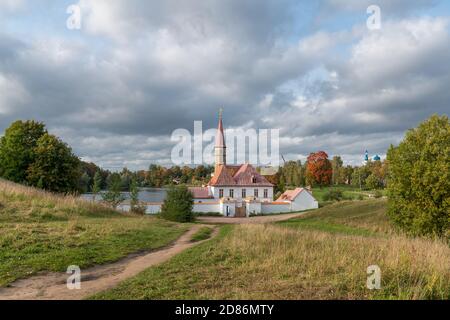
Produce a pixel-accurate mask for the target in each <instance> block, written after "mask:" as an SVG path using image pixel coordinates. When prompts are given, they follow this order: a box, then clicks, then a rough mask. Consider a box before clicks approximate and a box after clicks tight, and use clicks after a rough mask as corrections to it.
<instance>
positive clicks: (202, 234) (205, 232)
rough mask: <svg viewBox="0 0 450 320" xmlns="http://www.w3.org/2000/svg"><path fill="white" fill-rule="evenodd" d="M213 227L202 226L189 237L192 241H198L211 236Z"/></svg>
mask: <svg viewBox="0 0 450 320" xmlns="http://www.w3.org/2000/svg"><path fill="white" fill-rule="evenodd" d="M212 231H213V229H212V228H209V227H203V228H201V229H200V230H198V231H197V232H196V233H195V234H194V235H193V236H192V238H191V241H192V242H198V241H202V240H206V239H209V238H210V237H211V234H212Z"/></svg>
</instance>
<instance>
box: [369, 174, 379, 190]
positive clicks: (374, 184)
mask: <svg viewBox="0 0 450 320" xmlns="http://www.w3.org/2000/svg"><path fill="white" fill-rule="evenodd" d="M365 182H366V187H367V188H368V189H369V190H377V189H381V188H382V187H383V182H382V181H381V180H380V178H378V177H377V175H376V174H374V173H372V174H371V175H370V176H368V177H367V179H366V181H365Z"/></svg>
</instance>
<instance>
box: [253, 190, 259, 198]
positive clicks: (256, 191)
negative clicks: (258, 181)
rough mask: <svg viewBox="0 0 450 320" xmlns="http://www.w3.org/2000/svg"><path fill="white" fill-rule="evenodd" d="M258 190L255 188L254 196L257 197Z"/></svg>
mask: <svg viewBox="0 0 450 320" xmlns="http://www.w3.org/2000/svg"><path fill="white" fill-rule="evenodd" d="M258 191H259V190H258V189H255V193H254V195H255V197H259V192H258Z"/></svg>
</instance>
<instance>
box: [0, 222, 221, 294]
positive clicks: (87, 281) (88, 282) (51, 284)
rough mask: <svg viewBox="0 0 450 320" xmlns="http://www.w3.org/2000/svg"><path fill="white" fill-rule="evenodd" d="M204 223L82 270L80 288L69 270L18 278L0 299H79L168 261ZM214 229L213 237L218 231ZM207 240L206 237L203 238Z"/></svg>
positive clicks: (185, 245) (187, 242)
mask: <svg viewBox="0 0 450 320" xmlns="http://www.w3.org/2000/svg"><path fill="white" fill-rule="evenodd" d="M201 227H203V226H202V225H194V226H193V227H192V228H191V229H190V230H189V231H188V232H186V233H185V234H183V235H182V236H181V237H180V238H178V240H176V241H175V242H174V243H173V244H172V245H171V246H169V247H166V248H163V249H160V250H157V251H153V252H150V253H148V254H145V255H140V256H137V255H134V256H129V257H128V258H125V259H122V260H120V261H118V262H115V263H111V264H105V265H100V266H96V267H92V268H89V269H86V270H81V289H80V290H69V289H67V285H66V281H67V277H68V276H69V275H68V274H66V273H47V274H43V275H37V276H33V277H31V278H28V279H23V280H18V281H16V282H14V283H12V284H11V285H10V286H9V287H6V288H0V300H72V299H73V300H78V299H83V298H86V297H89V296H91V295H93V294H95V293H98V292H101V291H104V290H107V289H110V288H113V287H115V286H117V285H118V284H119V283H120V282H122V281H123V280H126V279H128V278H130V277H133V276H135V275H137V274H138V273H140V272H142V271H144V270H145V269H147V268H149V267H151V266H154V265H157V264H160V263H162V262H165V261H167V260H169V259H170V258H172V257H173V256H175V255H176V254H178V253H180V252H182V251H184V250H186V249H188V248H190V247H193V246H194V245H197V244H199V243H201V242H203V241H200V242H195V243H193V242H191V241H190V240H191V237H192V235H193V234H195V233H196V232H197V231H198V230H199V229H200V228H201ZM217 231H218V230H217V228H216V229H215V231H214V233H213V235H212V236H211V237H213V236H215V235H216V234H217ZM204 241H207V240H204Z"/></svg>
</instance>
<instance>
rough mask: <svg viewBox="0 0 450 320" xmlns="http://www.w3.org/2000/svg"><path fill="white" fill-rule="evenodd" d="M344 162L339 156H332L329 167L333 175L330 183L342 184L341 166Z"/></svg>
mask: <svg viewBox="0 0 450 320" xmlns="http://www.w3.org/2000/svg"><path fill="white" fill-rule="evenodd" d="M343 164H344V162H343V161H342V158H341V157H340V156H334V157H333V159H332V160H331V168H332V170H333V175H332V177H331V183H332V184H334V185H338V184H342V183H343V181H342V171H343V170H342V166H343Z"/></svg>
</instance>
